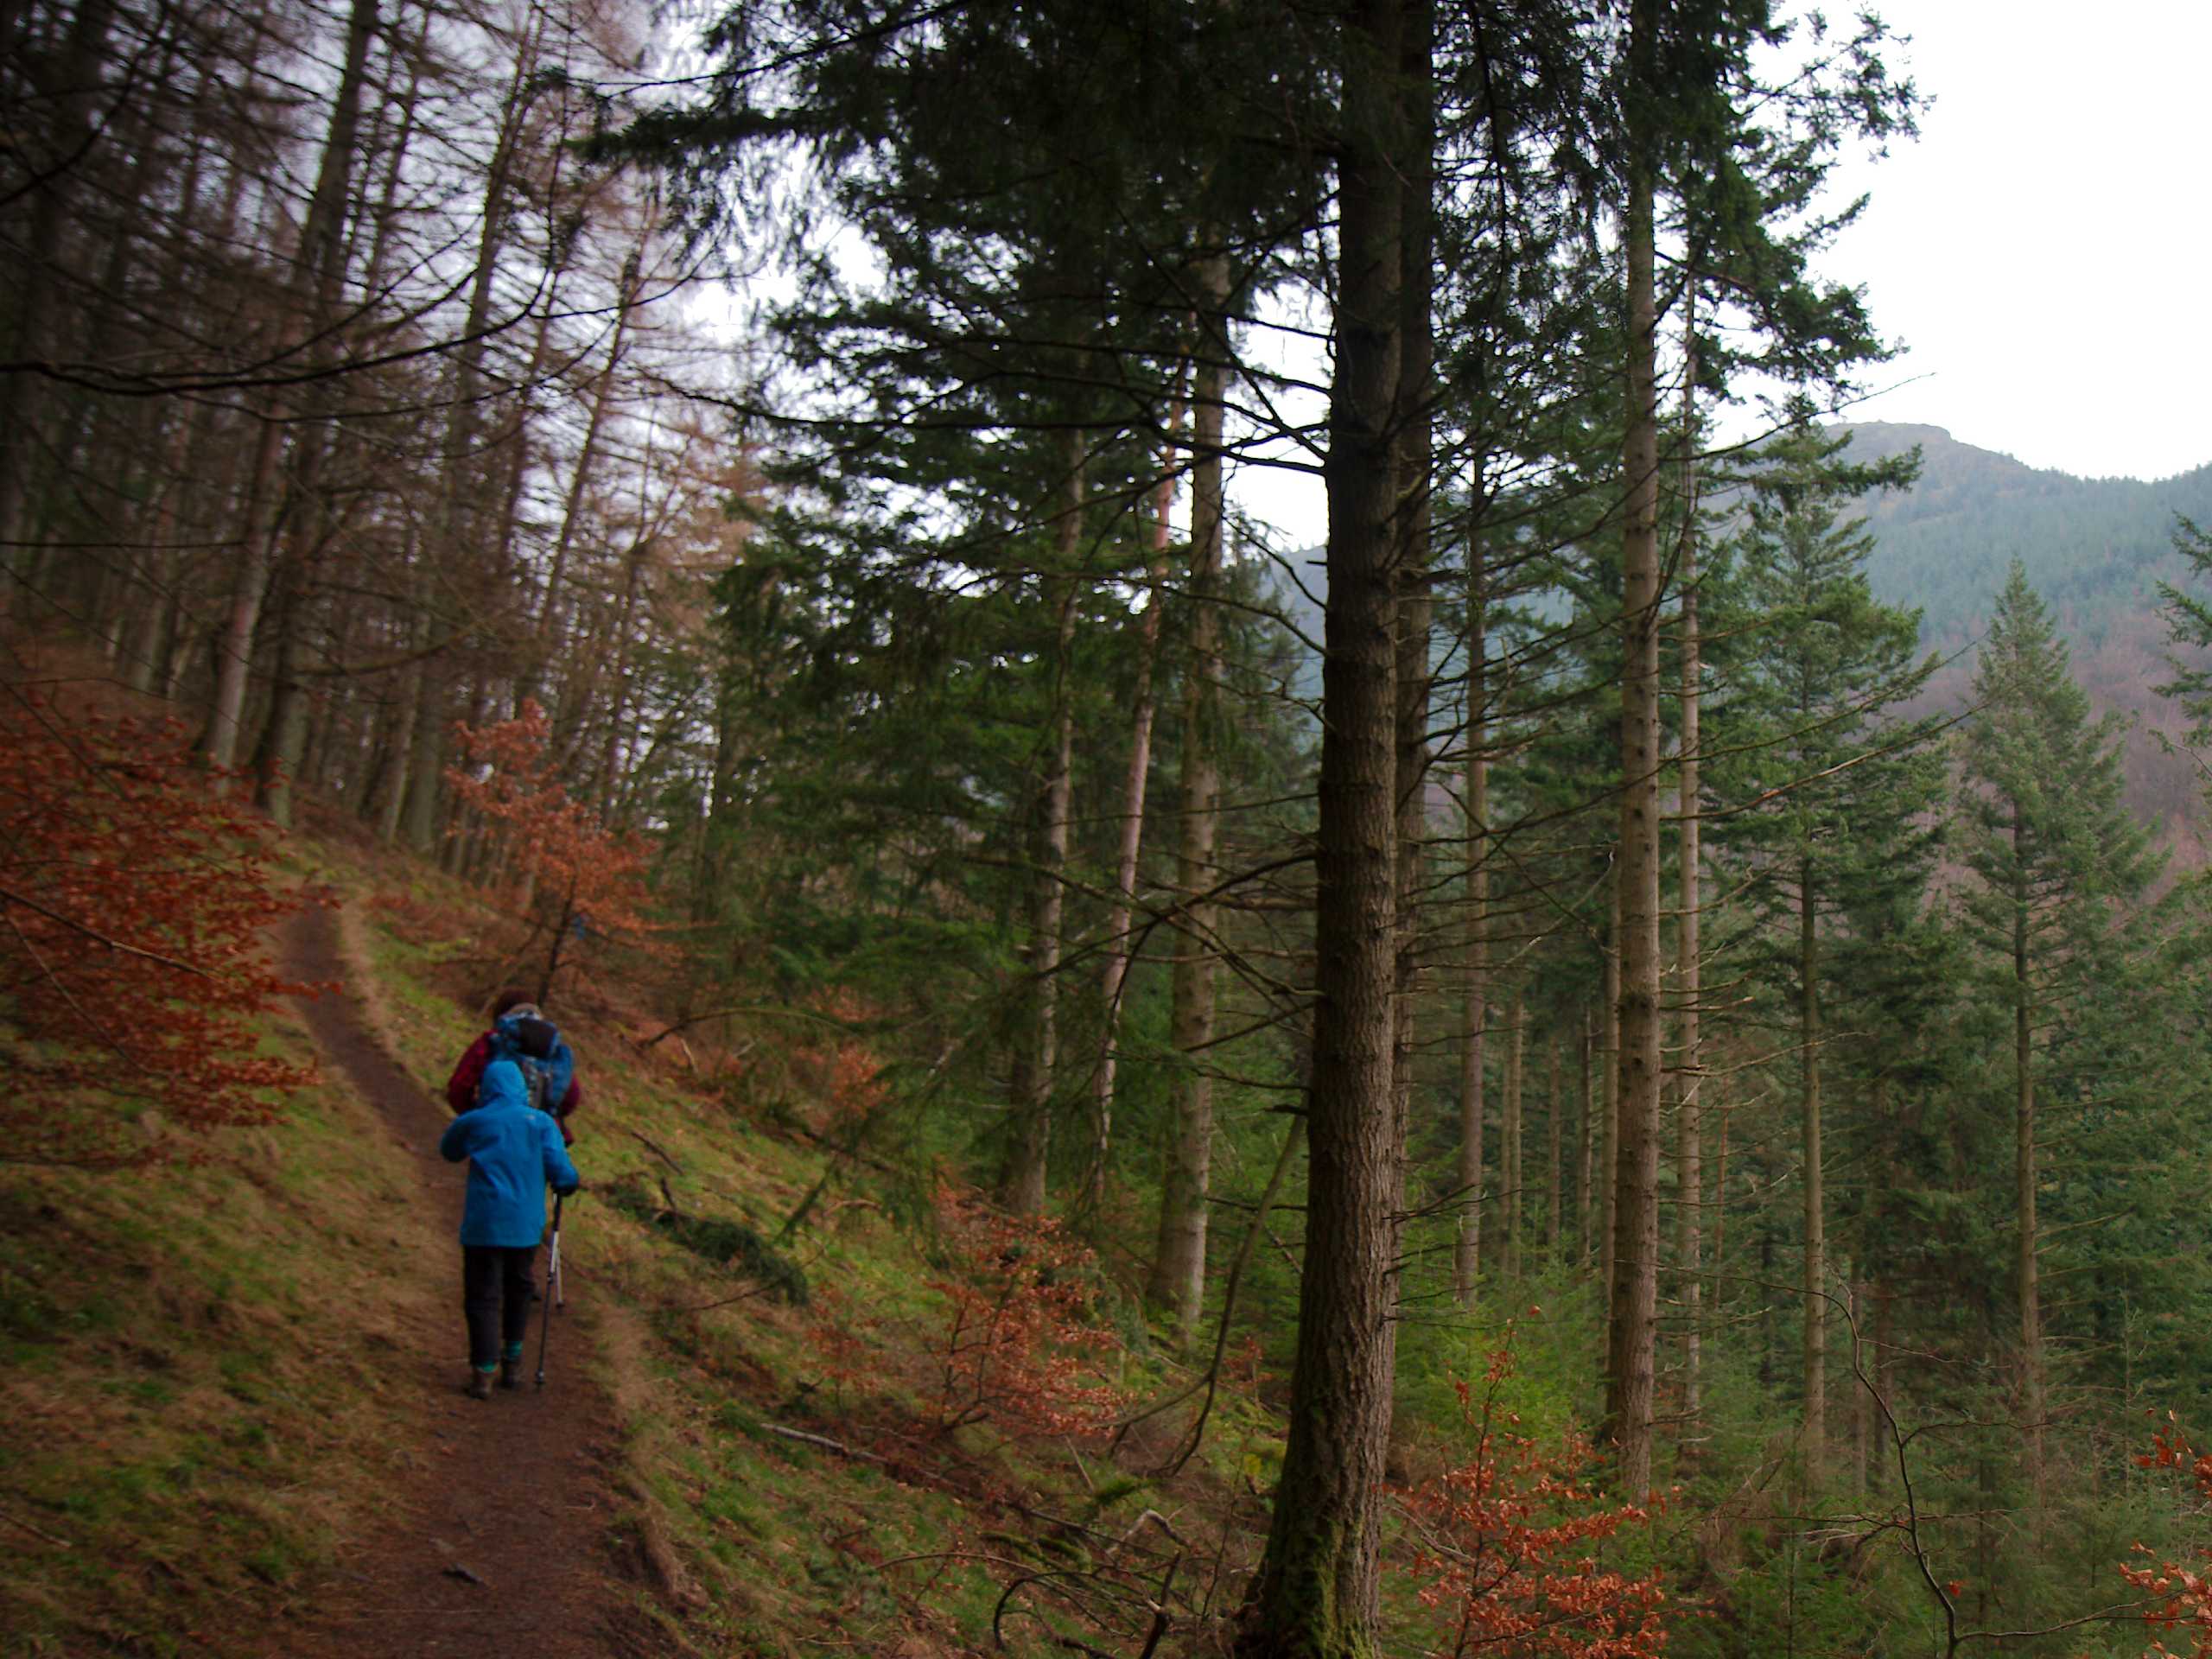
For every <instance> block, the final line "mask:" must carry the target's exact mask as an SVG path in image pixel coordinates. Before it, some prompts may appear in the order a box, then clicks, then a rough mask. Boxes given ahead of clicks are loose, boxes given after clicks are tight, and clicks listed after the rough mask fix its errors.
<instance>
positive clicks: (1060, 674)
mask: <svg viewBox="0 0 2212 1659" xmlns="http://www.w3.org/2000/svg"><path fill="white" fill-rule="evenodd" d="M1066 460H1067V477H1066V479H1065V486H1064V487H1065V492H1066V496H1065V502H1064V505H1062V507H1061V510H1060V519H1059V535H1058V565H1059V568H1058V570H1057V571H1056V572H1055V573H1054V574H1053V575H1052V578H1051V579H1050V580H1049V581H1048V582H1047V584H1046V593H1047V594H1049V595H1051V596H1052V598H1053V600H1054V601H1055V604H1054V610H1055V612H1056V614H1057V620H1056V623H1055V629H1056V631H1055V634H1054V641H1053V654H1052V716H1051V720H1052V725H1051V731H1052V747H1051V748H1050V749H1048V750H1047V751H1046V761H1045V773H1044V777H1043V778H1042V779H1041V780H1040V782H1039V789H1038V795H1037V799H1038V809H1037V811H1038V817H1037V842H1036V846H1037V854H1036V863H1037V869H1036V874H1035V875H1034V877H1033V880H1032V881H1031V884H1030V896H1029V938H1028V943H1027V944H1026V945H1025V946H1024V948H1023V950H1022V967H1023V974H1024V977H1025V979H1026V981H1027V988H1026V993H1025V1001H1024V1007H1025V1010H1026V1013H1025V1020H1024V1029H1023V1030H1022V1031H1021V1032H1020V1033H1018V1034H1017V1035H1016V1037H1015V1039H1014V1068H1013V1075H1012V1077H1011V1079H1010V1090H1009V1092H1010V1094H1011V1096H1012V1099H1011V1100H1010V1102H1009V1105H1010V1107H1011V1109H1012V1112H1013V1124H1012V1133H1011V1135H1009V1136H1008V1138H1007V1151H1006V1160H1005V1162H1004V1163H1003V1164H1002V1165H1001V1167H1000V1171H999V1202H1000V1203H1001V1205H1004V1206H1005V1207H1006V1208H1007V1209H1008V1210H1011V1211H1014V1213H1015V1214H1016V1215H1025V1216H1027V1215H1037V1214H1039V1213H1041V1212H1042V1211H1043V1210H1044V1208H1045V1177H1046V1166H1047V1159H1048V1156H1049V1154H1050V1153H1051V1150H1052V1084H1053V1071H1054V1068H1055V1067H1056V1066H1057V1065H1058V1062H1059V995H1060V979H1059V969H1060V922H1061V916H1062V912H1063V910H1064V908H1065V895H1066V891H1067V889H1066V887H1065V882H1064V880H1063V877H1064V875H1065V871H1066V867H1067V861H1068V810H1069V806H1070V790H1071V785H1072V781H1073V772H1074V769H1075V700H1074V695H1073V688H1072V687H1071V685H1070V684H1069V683H1068V677H1069V676H1070V674H1071V673H1072V672H1073V668H1074V664H1073V663H1072V661H1071V658H1072V655H1073V650H1074V645H1075V607H1076V590H1077V575H1076V569H1075V567H1076V560H1077V555H1078V554H1079V552H1080V550H1081V549H1082V545H1083V505H1084V460H1085V455H1084V438H1083V435H1082V433H1081V432H1080V431H1079V430H1074V429H1071V431H1070V433H1069V435H1068V437H1067V455H1066Z"/></svg>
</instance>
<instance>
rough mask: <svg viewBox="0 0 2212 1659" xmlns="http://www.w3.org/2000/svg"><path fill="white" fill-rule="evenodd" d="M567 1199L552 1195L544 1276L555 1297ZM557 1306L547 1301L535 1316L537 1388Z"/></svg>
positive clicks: (542, 1382)
mask: <svg viewBox="0 0 2212 1659" xmlns="http://www.w3.org/2000/svg"><path fill="white" fill-rule="evenodd" d="M567 1197H568V1194H567V1193H565V1192H556V1193H555V1194H554V1195H553V1249H552V1254H551V1255H550V1256H549V1257H548V1258H547V1260H548V1262H549V1267H548V1270H547V1274H546V1276H547V1278H548V1279H550V1281H552V1287H553V1289H554V1294H556V1295H558V1294H559V1290H558V1287H559V1285H560V1282H561V1204H562V1201H563V1199H565V1198H567ZM557 1305H558V1304H557V1303H556V1302H553V1301H550V1300H549V1301H548V1302H547V1303H546V1304H545V1306H544V1308H543V1311H541V1312H540V1313H539V1314H538V1316H537V1386H538V1387H539V1388H541V1389H542V1388H543V1387H544V1386H545V1338H547V1337H549V1336H550V1335H551V1334H552V1332H553V1310H554V1308H555V1307H556V1306H557Z"/></svg>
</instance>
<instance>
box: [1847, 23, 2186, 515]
mask: <svg viewBox="0 0 2212 1659" xmlns="http://www.w3.org/2000/svg"><path fill="white" fill-rule="evenodd" d="M1836 10H1839V11H1840V10H1843V8H1842V7H1841V6H1840V5H1839V6H1838V7H1836ZM1878 10H1879V12H1880V14H1881V16H1883V18H1884V19H1885V21H1887V22H1889V23H1890V25H1891V27H1892V28H1894V29H1898V30H1900V31H1902V32H1903V33H1904V34H1907V35H1911V36H1912V45H1911V47H1910V48H1909V50H1908V52H1907V53H1906V54H1904V55H1905V56H1906V57H1907V58H1908V59H1909V61H1910V72H1911V73H1912V74H1913V76H1914V78H1915V79H1916V80H1917V81H1918V82H1919V84H1920V87H1921V90H1922V91H1923V92H1928V93H1931V94H1933V95H1934V97H1935V99H1936V105H1935V107H1934V108H1933V109H1932V110H1930V111H1929V112H1928V113H1927V115H1926V117H1925V118H1923V121H1922V123H1921V137H1920V139H1919V141H1918V142H1917V143H1910V144H1902V145H1899V146H1897V147H1896V148H1895V149H1892V150H1891V154H1890V156H1888V158H1887V159H1886V160H1885V161H1883V162H1879V163H1878V164H1876V165H1874V166H1872V167H1871V168H1859V167H1857V166H1853V167H1852V168H1848V169H1847V171H1845V173H1844V174H1843V175H1842V176H1841V178H1840V181H1839V182H1840V184H1841V185H1842V187H1843V188H1845V189H1847V190H1859V189H1864V190H1866V191H1867V192H1868V193H1869V194H1871V196H1872V201H1871V202H1870V203H1869V205H1868V207H1867V209H1866V218H1865V219H1864V220H1863V221H1862V222H1861V223H1860V224H1859V225H1858V226H1855V227H1853V230H1852V231H1851V232H1849V233H1848V234H1847V236H1846V237H1845V238H1844V239H1843V241H1842V242H1841V243H1840V245H1838V247H1837V250H1836V252H1835V254H1834V257H1833V259H1832V261H1831V262H1830V264H1831V266H1832V269H1831V271H1830V274H1831V275H1833V276H1835V277H1840V278H1842V279H1845V280H1848V281H1853V282H1863V283H1865V284H1866V289H1867V296H1868V299H1869V302H1870V303H1871V304H1872V309H1873V314H1874V317H1875V320H1876V322H1877V324H1878V326H1879V327H1880V328H1881V329H1882V331H1883V333H1884V334H1886V335H1890V336H1892V337H1896V336H1902V337H1903V339H1904V341H1905V342H1906V344H1907V346H1909V347H1910V353H1909V354H1908V355H1907V356H1906V357H1904V359H1901V360H1900V361H1898V362H1897V363H1896V364H1894V365H1891V367H1890V369H1889V370H1888V371H1887V372H1886V373H1885V375H1884V376H1883V379H1884V380H1902V379H1904V378H1907V377H1915V376H1916V377H1920V378H1916V379H1915V380H1913V381H1912V382H1911V384H1909V385H1900V386H1898V387H1897V389H1896V390H1894V391H1889V392H1887V393H1885V394H1884V395H1883V396H1882V397H1879V398H1878V399H1876V400H1875V401H1873V402H1872V403H1870V404H1866V405H1864V406H1863V407H1862V408H1861V409H1860V410H1859V411H1857V418H1860V419H1866V420H1885V421H1923V422H1926V423H1929V424H1932V425H1936V426H1943V427H1948V428H1949V429H1950V431H1951V435H1952V436H1954V437H1955V438H1957V439H1959V440H1961V442H1966V443H1973V444H1979V445H1980V446H1981V447H1982V448H1985V449H2001V450H2004V451H2005V452H2007V453H2008V454H2013V455H2016V456H2018V458H2019V459H2020V460H2022V461H2027V462H2028V463H2030V464H2031V465H2032V466H2037V467H2058V468H2060V469H2062V470H2063V471H2066V472H2069V473H2077V474H2083V475H2086V476H2092V477H2095V476H2106V475H2119V476H2127V477H2134V478H2163V477H2166V476H2169V475H2171V474H2174V473H2178V472H2183V471H2186V470H2188V469H2189V468H2190V467H2198V466H2202V465H2203V464H2204V463H2205V462H2206V461H2212V420H2208V419H2207V417H2206V391H2205V389H2206V387H2207V386H2208V385H2212V292H2208V289H2212V213H2208V212H2207V208H2208V194H2212V193H2208V178H2207V163H2208V161H2212V142H2208V140H2212V113H2209V111H2212V99H2209V98H2208V84H2207V74H2208V72H2209V71H2212V4H2208V3H2206V0H2105V3H2103V4H2101V5H2098V6H2094V7H2083V6H2081V5H2078V4H2071V3H2067V4H2062V3H2058V0H1884V3H1881V4H1879V5H1878Z"/></svg>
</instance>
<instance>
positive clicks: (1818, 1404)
mask: <svg viewBox="0 0 2212 1659" xmlns="http://www.w3.org/2000/svg"><path fill="white" fill-rule="evenodd" d="M1797 880H1798V887H1797V972H1798V975H1799V983H1798V994H1799V997H1800V999H1801V1000H1800V1002H1799V1012H1798V1020H1797V1042H1798V1046H1799V1050H1800V1052H1801V1054H1802V1059H1803V1066H1804V1071H1803V1076H1804V1089H1803V1092H1802V1098H1801V1099H1800V1102H1799V1108H1800V1110H1801V1112H1802V1119H1803V1123H1802V1127H1803V1131H1804V1145H1803V1147H1802V1157H1803V1162H1804V1175H1803V1179H1804V1188H1805V1380H1804V1387H1805V1427H1804V1433H1803V1436H1802V1439H1801V1440H1800V1441H1799V1452H1800V1455H1801V1456H1802V1459H1804V1465H1805V1479H1806V1483H1807V1484H1808V1486H1809V1487H1811V1488H1813V1489H1815V1490H1817V1489H1818V1488H1819V1486H1820V1484H1821V1468H1822V1465H1824V1464H1825V1463H1826V1462H1827V1402H1828V1388H1827V1376H1828V1319H1827V1311H1828V1304H1827V1189H1826V1186H1825V1184H1824V1183H1823V1181H1822V1179H1821V1165H1822V1154H1821V982H1820V972H1821V959H1820V953H1821V936H1820V925H1819V924H1820V906H1819V905H1818V903H1817V902H1816V899H1815V892H1814V887H1813V882H1814V874H1813V868H1812V861H1811V860H1810V859H1806V860H1803V861H1801V862H1800V863H1799V865H1798V870H1797Z"/></svg>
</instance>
